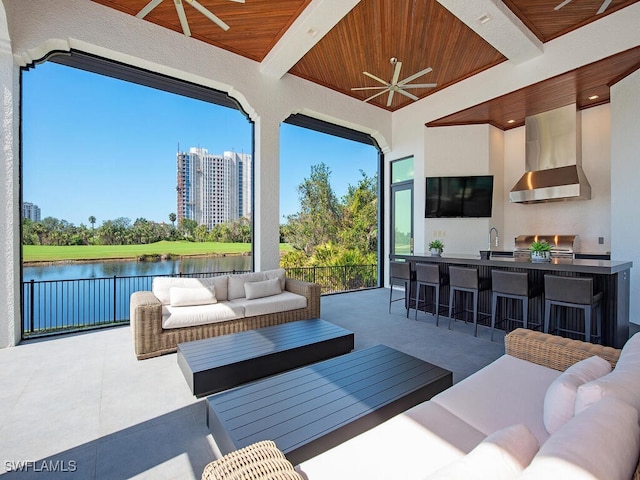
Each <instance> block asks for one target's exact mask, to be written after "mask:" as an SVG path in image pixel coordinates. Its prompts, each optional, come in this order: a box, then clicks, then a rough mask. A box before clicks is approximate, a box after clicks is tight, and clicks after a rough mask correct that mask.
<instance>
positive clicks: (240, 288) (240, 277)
mask: <svg viewBox="0 0 640 480" xmlns="http://www.w3.org/2000/svg"><path fill="white" fill-rule="evenodd" d="M262 280H265V276H264V273H263V272H253V273H238V274H236V275H229V282H228V290H227V298H228V299H229V300H235V299H236V298H244V284H245V283H246V282H261V281H262Z"/></svg>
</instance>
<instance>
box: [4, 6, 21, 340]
mask: <svg viewBox="0 0 640 480" xmlns="http://www.w3.org/2000/svg"><path fill="white" fill-rule="evenodd" d="M0 87H1V88H2V102H1V103H0V118H1V119H2V126H1V128H0V139H1V147H2V148H1V149H0V165H1V166H2V168H0V205H2V222H0V256H1V259H0V348H3V347H9V346H12V345H16V344H17V343H18V342H19V341H20V283H19V282H20V238H19V235H20V204H19V202H20V198H19V188H18V185H19V180H18V170H19V168H18V153H17V152H18V118H17V111H18V101H19V97H20V95H19V86H18V74H17V68H16V67H15V65H14V62H13V55H12V53H11V43H10V41H9V33H8V30H7V18H6V14H5V10H4V5H2V4H1V3H0Z"/></svg>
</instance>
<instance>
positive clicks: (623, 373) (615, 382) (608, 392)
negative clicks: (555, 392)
mask: <svg viewBox="0 0 640 480" xmlns="http://www.w3.org/2000/svg"><path fill="white" fill-rule="evenodd" d="M638 377H640V334H638V333H636V334H635V335H634V336H633V337H631V338H630V339H629V340H627V343H625V345H624V347H622V351H621V352H620V358H619V359H618V362H617V363H616V368H614V369H613V371H612V372H611V373H610V374H609V375H606V376H604V377H601V378H599V379H597V380H594V381H592V382H589V383H586V384H584V385H581V386H580V387H579V388H578V394H577V397H576V406H575V414H576V415H577V414H578V413H580V412H582V411H584V410H586V409H587V408H589V407H590V406H592V405H593V404H595V403H596V402H598V401H599V400H600V399H601V398H604V397H616V398H619V399H620V400H622V401H624V402H626V403H628V404H629V405H633V406H634V407H635V408H636V409H638V410H640V381H638Z"/></svg>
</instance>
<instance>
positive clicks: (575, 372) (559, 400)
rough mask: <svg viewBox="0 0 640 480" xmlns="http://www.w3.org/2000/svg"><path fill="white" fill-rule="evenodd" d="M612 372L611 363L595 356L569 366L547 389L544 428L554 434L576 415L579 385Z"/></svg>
mask: <svg viewBox="0 0 640 480" xmlns="http://www.w3.org/2000/svg"><path fill="white" fill-rule="evenodd" d="M609 372H611V364H610V363H609V362H608V361H606V360H605V359H603V358H600V357H597V356H593V357H589V358H586V359H584V360H582V361H580V362H578V363H575V364H573V365H571V366H570V367H569V368H567V369H566V370H565V371H564V372H563V373H562V375H560V376H559V377H558V378H557V379H556V380H555V381H554V382H553V383H552V384H551V385H549V388H548V389H547V393H546V395H545V396H544V408H543V411H542V413H543V420H544V428H546V429H547V432H549V433H551V434H553V433H554V432H555V431H557V430H558V429H559V428H560V427H561V426H562V425H564V424H565V423H567V422H568V421H569V420H571V418H572V417H573V415H574V411H575V406H576V396H577V393H578V387H579V386H580V385H582V384H584V383H587V382H590V381H591V380H595V379H596V378H600V377H602V376H604V375H606V374H608V373H609Z"/></svg>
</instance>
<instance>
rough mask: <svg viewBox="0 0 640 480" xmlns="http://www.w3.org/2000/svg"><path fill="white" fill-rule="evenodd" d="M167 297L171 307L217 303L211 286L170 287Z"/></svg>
mask: <svg viewBox="0 0 640 480" xmlns="http://www.w3.org/2000/svg"><path fill="white" fill-rule="evenodd" d="M169 297H170V299H171V306H172V307H190V306H194V305H209V304H212V303H217V301H218V300H216V295H215V292H214V288H213V287H171V288H170V289H169Z"/></svg>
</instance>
